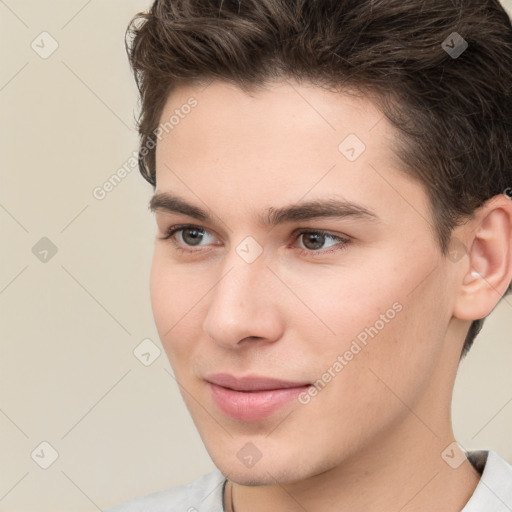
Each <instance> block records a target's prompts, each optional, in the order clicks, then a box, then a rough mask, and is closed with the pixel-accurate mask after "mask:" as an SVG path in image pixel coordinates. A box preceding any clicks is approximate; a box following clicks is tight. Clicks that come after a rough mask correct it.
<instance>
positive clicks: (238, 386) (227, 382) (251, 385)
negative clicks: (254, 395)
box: [205, 373, 310, 391]
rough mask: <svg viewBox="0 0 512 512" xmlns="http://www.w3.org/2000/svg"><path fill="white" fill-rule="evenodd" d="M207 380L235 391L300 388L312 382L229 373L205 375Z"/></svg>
mask: <svg viewBox="0 0 512 512" xmlns="http://www.w3.org/2000/svg"><path fill="white" fill-rule="evenodd" d="M205 380H206V381H208V382H211V383H212V384H216V385H217V386H222V387H224V388H229V389H233V390H235V391H265V390H271V389H283V388H298V387H301V386H308V385H309V384H310V383H309V382H304V381H301V382H296V381H295V382H292V381H285V380H280V379H274V378H272V377H263V376H259V375H247V376H245V377H234V376H233V375H229V374H228V373H216V374H213V375H210V376H208V377H205Z"/></svg>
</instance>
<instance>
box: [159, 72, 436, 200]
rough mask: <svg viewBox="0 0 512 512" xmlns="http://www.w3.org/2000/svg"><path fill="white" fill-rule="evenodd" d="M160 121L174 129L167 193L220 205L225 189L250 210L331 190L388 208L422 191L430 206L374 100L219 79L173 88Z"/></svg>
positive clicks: (168, 141) (167, 138)
mask: <svg viewBox="0 0 512 512" xmlns="http://www.w3.org/2000/svg"><path fill="white" fill-rule="evenodd" d="M190 105H194V106H193V107H190ZM171 118H172V119H173V122H172V123H169V120H170V119H171ZM160 122H161V126H165V123H166V122H167V123H168V124H170V125H171V126H168V130H164V131H163V132H162V137H161V139H160V140H159V142H158V144H157V149H156V167H157V169H156V171H157V190H159V191H162V190H171V189H172V190H173V191H178V192H180V193H181V195H183V196H186V197H188V198H193V197H194V195H196V196H198V195H199V196H202V198H203V199H206V198H208V199H209V200H210V201H211V202H212V203H214V202H215V201H214V199H213V198H212V197H211V196H212V194H217V195H219V194H220V195H221V196H222V199H223V200H225V198H226V197H231V198H232V200H233V201H238V204H237V205H238V207H241V204H240V203H243V205H244V206H243V208H246V209H248V208H250V206H251V205H254V206H255V205H258V207H260V206H261V205H262V203H265V204H266V206H274V205H276V204H283V203H289V202H293V201H298V200H299V199H300V198H303V197H305V196H308V198H309V199H313V198H315V197H317V196H322V197H325V195H326V194H328V193H331V194H333V193H334V194H338V195H340V196H342V197H344V198H345V199H349V200H353V201H357V202H359V203H365V202H368V201H370V202H373V203H374V204H373V206H377V207H379V204H380V207H381V208H391V207H392V206H395V207H396V206H397V200H398V203H402V202H403V197H407V196H408V195H410V194H413V195H417V196H418V197H417V198H416V201H417V202H418V204H420V205H421V204H422V203H423V204H425V206H426V202H425V195H424V193H423V190H422V187H421V186H420V185H419V183H418V182H417V181H416V180H412V179H411V178H409V177H407V176H406V175H405V174H404V173H403V172H400V169H401V167H402V164H401V162H400V161H399V160H398V158H397V157H396V155H395V153H394V151H393V144H394V142H395V138H396V136H397V134H396V131H395V129H394V128H393V127H392V126H391V125H390V123H389V121H388V120H387V119H386V117H385V116H384V115H383V114H382V112H381V111H380V110H379V109H378V107H377V106H376V105H375V104H374V103H373V102H372V101H370V100H369V99H368V98H365V97H361V96H359V97H356V96H355V95H353V94H345V93H334V92H331V91H328V90H326V89H323V88H320V87H317V86H314V85H310V84H300V85H299V84H297V83H295V82H276V83H273V84H270V85H267V86H266V87H265V88H263V89H257V90H255V91H253V92H251V93H247V92H244V91H242V90H241V89H240V88H238V87H236V86H234V85H232V84H228V83H226V82H221V81H213V82H212V83H210V85H208V86H206V87H205V86H182V87H180V88H177V89H176V90H175V91H173V93H172V94H170V96H169V97H168V99H167V102H166V105H165V107H164V109H163V112H162V115H161V119H160ZM418 189H419V190H418ZM406 205H407V202H403V204H401V206H406ZM407 207H408V208H410V205H409V206H407ZM420 207H421V206H420Z"/></svg>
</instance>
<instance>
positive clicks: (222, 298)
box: [203, 254, 284, 349]
mask: <svg viewBox="0 0 512 512" xmlns="http://www.w3.org/2000/svg"><path fill="white" fill-rule="evenodd" d="M229 260H230V262H229V264H226V266H225V267H224V271H223V274H222V275H223V277H222V278H221V279H220V280H219V281H218V283H217V285H216V286H215V287H214V289H213V290H212V293H211V294H210V303H209V308H208V313H207V314H206V317H205V320H204V322H203V329H204V331H205V332H206V334H207V335H208V336H209V337H210V338H211V339H212V340H213V341H214V342H215V343H216V344H217V345H219V346H221V347H224V348H228V349H238V348H241V347H246V346H247V344H248V343H254V342H255V341H259V342H260V343H269V342H275V341H277V340H278V339H279V338H280V337H281V336H282V332H283V327H284V319H283V315H282V314H281V307H282V305H283V302H282V300H281V301H280V300H279V295H280V293H282V290H280V289H279V285H280V282H279V280H278V279H277V278H276V277H275V275H273V273H272V272H271V271H270V270H269V269H268V268H267V267H266V264H265V261H264V259H263V258H262V257H261V258H259V259H258V260H256V261H255V262H252V263H246V262H245V261H243V260H242V259H241V258H240V257H239V256H238V255H237V254H234V255H233V258H229ZM281 286H282V284H281Z"/></svg>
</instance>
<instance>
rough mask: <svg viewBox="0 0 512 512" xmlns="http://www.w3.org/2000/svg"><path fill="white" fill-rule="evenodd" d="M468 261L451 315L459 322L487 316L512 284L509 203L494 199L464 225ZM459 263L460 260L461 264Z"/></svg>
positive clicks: (506, 199)
mask: <svg viewBox="0 0 512 512" xmlns="http://www.w3.org/2000/svg"><path fill="white" fill-rule="evenodd" d="M463 238H464V240H465V245H466V248H467V256H468V257H469V260H468V261H466V264H465V265H464V270H463V272H462V274H461V278H460V282H459V293H458V295H457V297H456V301H455V305H454V312H453V315H454V316H455V317H456V318H459V319H461V320H477V319H480V318H484V317H485V316H487V315H488V314H489V313H490V312H491V311H492V310H493V309H494V307H495V306H496V304H498V302H499V301H500V299H501V297H502V296H503V295H504V294H505V292H506V291H507V288H508V286H509V285H510V282H511V281H512V200H511V198H509V197H508V196H507V195H505V194H501V195H498V196H494V197H492V198H491V199H489V200H488V201H486V202H485V203H484V205H483V206H481V207H480V208H478V209H477V210H476V211H475V215H474V217H473V218H472V219H471V220H470V221H469V222H468V223H467V225H465V226H464V235H463ZM461 263H462V261H461Z"/></svg>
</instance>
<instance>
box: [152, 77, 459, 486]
mask: <svg viewBox="0 0 512 512" xmlns="http://www.w3.org/2000/svg"><path fill="white" fill-rule="evenodd" d="M191 97H193V98H194V99H195V102H197V103H195V102H194V106H193V108H189V107H184V105H190V104H191V101H190V98H191ZM176 110H178V113H176V112H175V111H176ZM172 115H175V117H174V119H173V121H172V129H169V126H170V125H169V124H168V125H167V131H168V133H167V134H165V131H164V135H163V137H162V138H161V140H160V141H159V142H158V146H157V160H156V163H157V179H156V183H157V187H156V194H165V193H167V194H172V195H173V196H175V197H178V198H180V199H181V200H182V201H183V202H186V203H188V204H190V205H193V206H194V207H196V208H197V209H201V210H204V212H205V213H206V214H207V215H208V216H209V217H210V218H209V219H205V218H198V217H196V216H191V215H187V214H184V213H178V212H172V211H170V209H169V210H166V209H165V208H164V206H163V205H164V204H165V201H163V202H162V201H160V202H159V203H158V207H157V208H156V209H155V214H156V220H157V224H158V233H157V237H158V239H157V240H156V243H155V250H154V259H153V266H152V272H151V299H152V306H153V311H154V317H155V321H156V325H157V328H158V332H159V335H160V338H161V340H162V343H163V346H164V347H165V350H166V352H167V355H168V358H169V361H170V363H171V365H172V367H173V370H174V373H175V376H176V379H177V381H178V382H179V384H180V386H181V391H182V395H183V398H184V400H185V402H186V405H187V407H188V409H189V410H190V413H191V415H192V418H193V420H194V422H195V424H196V426H197V428H198V431H199V433H200V435H201V437H202V439H203V441H204V443H205V446H206V448H207V450H208V452H209V453H210V455H211V457H212V459H213V461H214V463H215V464H216V465H217V467H219V468H220V469H221V471H222V472H223V473H224V474H225V475H227V476H228V477H229V478H230V479H232V480H233V481H235V482H238V483H241V484H263V483H273V482H274V480H275V479H278V480H280V481H282V482H285V481H296V480H301V479H304V478H306V477H309V476H312V475H316V474H319V473H321V472H323V471H327V470H329V469H331V468H333V467H335V466H338V465H340V464H341V463H342V462H343V461H349V460H351V457H355V456H356V455H357V456H358V457H360V456H361V455H362V454H364V453H365V452H366V451H368V452H369V451H370V450H375V449H377V447H378V446H381V447H382V446H388V447H389V446H391V445H393V443H394V442H395V441H394V439H395V438H396V443H395V444H396V448H397V449H399V439H404V437H403V436H404V435H405V436H408V435H412V436H415V438H417V439H418V441H419V442H421V439H422V438H425V439H427V438H428V439H429V440H431V439H432V430H431V429H430V426H432V425H429V422H430V421H434V420H432V418H436V419H435V421H436V422H438V423H437V426H439V425H440V424H441V423H442V420H441V419H439V418H441V417H442V416H443V414H444V412H445V411H446V407H447V405H446V404H449V400H450V396H449V395H450V392H451V390H450V384H452V380H453V373H454V365H455V358H456V355H457V356H458V352H459V351H460V345H457V346H456V347H455V348H453V345H454V344H453V343H452V348H450V349H447V348H446V345H447V343H446V342H445V339H446V336H447V334H446V331H447V328H448V325H449V324H450V320H451V309H450V308H451V306H452V303H453V297H452V296H451V295H450V291H449V290H450V286H451V274H450V272H449V270H450V269H449V265H450V264H449V263H448V262H447V261H446V259H444V258H442V257H441V254H440V251H439V248H438V246H437V244H436V241H435V239H434V234H433V227H432V224H431V221H430V219H431V215H430V213H429V203H428V199H427V196H426V193H425V191H424V189H423V187H422V185H420V183H419V182H416V181H414V180H412V179H411V178H408V177H406V176H405V175H404V174H403V173H400V172H399V171H398V167H399V163H398V161H397V159H396V158H395V157H394V154H393V152H392V150H391V142H392V137H393V136H394V133H395V132H394V131H393V129H392V127H391V125H390V124H388V122H387V120H386V119H385V118H384V117H383V115H382V113H381V112H379V111H378V110H377V109H376V108H375V106H374V105H373V103H371V102H370V101H369V100H366V99H361V98H360V99H356V98H355V97H353V96H348V95H345V94H338V95H336V94H334V93H332V92H327V91H325V90H323V89H320V88H316V87H313V86H308V85H298V84H296V83H293V84H288V83H286V82H282V83H276V84H273V85H272V86H269V87H268V88H267V89H266V90H264V91H258V92H256V93H254V94H253V95H251V96H250V95H247V94H245V93H243V92H242V91H241V90H239V89H237V88H235V87H234V86H232V85H228V84H226V83H223V82H213V83H212V84H211V85H210V86H208V87H207V88H206V89H204V90H202V89H200V88H199V87H182V88H180V89H177V90H176V91H174V92H173V93H172V94H171V96H170V97H169V99H168V102H167V104H166V107H165V109H164V111H163V114H162V117H161V122H162V124H163V123H165V122H166V121H168V120H169V119H170V118H171V116H172ZM178 118H179V121H178ZM361 141H362V142H363V143H364V145H365V146H366V148H365V149H364V147H363V146H362V144H361ZM312 201H316V202H329V201H331V202H332V204H334V201H338V202H345V203H347V204H346V205H345V206H339V205H338V206H337V208H338V212H339V215H334V214H332V212H331V216H319V215H318V208H317V209H316V210H315V211H316V214H315V216H313V217H311V213H312V212H311V210H309V213H308V211H305V210H301V209H300V208H299V207H301V206H303V205H304V204H305V203H308V202H312ZM173 204H175V203H173ZM169 205H170V203H169V202H167V206H169ZM289 207H293V208H294V211H295V215H287V216H284V218H283V216H281V215H276V211H277V210H281V209H285V208H289ZM297 208H299V209H297ZM301 212H302V213H301ZM289 213H290V212H289ZM291 213H293V211H292V212H291ZM269 214H270V215H269ZM270 221H273V222H272V223H271V224H267V222H270ZM178 225H181V226H183V225H188V226H189V227H188V229H185V230H182V231H178V232H177V233H175V234H174V235H173V237H172V238H171V239H169V240H164V239H163V237H164V236H166V234H167V231H168V230H169V228H171V227H173V226H178ZM173 240H174V243H173ZM180 248H181V250H180ZM447 358H448V360H449V362H450V364H447V363H446V360H447ZM216 374H228V375H230V376H233V377H235V378H243V377H256V376H260V377H267V378H273V379H279V380H281V381H286V382H288V383H289V384H288V386H291V388H288V390H287V391H283V390H282V389H281V390H278V391H273V392H271V391H268V389H269V388H274V389H277V388H282V387H283V386H285V384H281V385H280V384H275V383H274V384H272V383H270V384H269V383H266V384H267V385H263V384H262V383H261V382H260V383H259V385H258V382H256V383H253V384H254V386H253V390H252V391H248V388H249V387H250V386H249V385H248V384H247V382H243V381H239V382H238V384H239V385H238V387H239V388H242V389H245V391H229V390H226V389H225V388H224V387H218V386H215V385H213V386H212V384H210V383H209V382H208V380H215V375H216ZM219 383H220V384H222V383H224V384H225V386H228V387H229V384H228V383H226V382H220V381H219ZM315 383H316V386H315V385H314V384H315ZM308 384H309V385H310V386H309V387H308ZM244 386H245V387H244ZM300 386H302V387H300ZM231 387H237V386H236V385H234V386H231ZM294 387H297V389H293V388H294ZM254 388H256V389H260V391H254ZM262 388H266V389H267V391H262V390H261V389H262ZM412 410H413V411H414V415H411V411H412ZM386 442H387V444H386ZM390 443H391V444H390Z"/></svg>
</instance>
